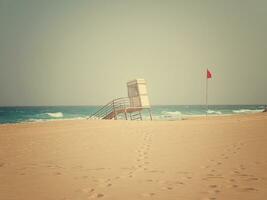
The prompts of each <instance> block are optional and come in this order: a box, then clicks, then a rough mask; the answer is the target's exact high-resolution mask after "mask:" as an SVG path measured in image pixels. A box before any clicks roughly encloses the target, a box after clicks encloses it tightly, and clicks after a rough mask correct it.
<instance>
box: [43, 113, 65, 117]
mask: <svg viewBox="0 0 267 200" xmlns="http://www.w3.org/2000/svg"><path fill="white" fill-rule="evenodd" d="M46 114H47V115H49V116H50V117H56V118H59V117H63V113H62V112H56V113H46Z"/></svg>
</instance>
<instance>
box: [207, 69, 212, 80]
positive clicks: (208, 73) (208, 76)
mask: <svg viewBox="0 0 267 200" xmlns="http://www.w3.org/2000/svg"><path fill="white" fill-rule="evenodd" d="M209 78H212V75H211V72H210V71H209V70H208V69H207V79H209Z"/></svg>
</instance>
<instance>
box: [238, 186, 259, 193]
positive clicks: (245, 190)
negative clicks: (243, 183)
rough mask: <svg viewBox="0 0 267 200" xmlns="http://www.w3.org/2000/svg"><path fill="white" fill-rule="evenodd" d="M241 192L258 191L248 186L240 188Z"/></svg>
mask: <svg viewBox="0 0 267 200" xmlns="http://www.w3.org/2000/svg"><path fill="white" fill-rule="evenodd" d="M240 191H241V192H254V191H257V189H255V188H253V187H246V188H240Z"/></svg>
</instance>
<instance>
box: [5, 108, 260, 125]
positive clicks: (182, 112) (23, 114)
mask: <svg viewBox="0 0 267 200" xmlns="http://www.w3.org/2000/svg"><path fill="white" fill-rule="evenodd" d="M100 107H101V106H40V107H39V106H38V107H37V106H35V107H0V124H7V123H25V122H40V121H49V120H71V119H86V118H87V117H89V116H90V115H91V114H93V113H94V112H96V111H97V110H98V109H99V108H100ZM264 108H265V106H264V105H210V106H209V109H208V110H207V109H206V106H203V105H165V106H152V108H151V110H152V117H153V119H154V120H181V119H185V118H188V117H194V116H205V115H206V114H208V115H209V116H217V115H235V114H248V113H257V112H262V111H263V110H264ZM119 118H121V119H123V117H122V116H120V117H119ZM143 118H144V119H145V120H149V119H150V118H149V113H148V112H147V111H146V110H144V111H143Z"/></svg>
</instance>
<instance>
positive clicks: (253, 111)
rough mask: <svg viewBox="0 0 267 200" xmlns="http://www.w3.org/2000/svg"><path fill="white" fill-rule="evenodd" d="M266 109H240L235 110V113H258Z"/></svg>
mask: <svg viewBox="0 0 267 200" xmlns="http://www.w3.org/2000/svg"><path fill="white" fill-rule="evenodd" d="M263 111H264V109H260V110H259V109H258V110H250V109H240V110H233V113H258V112H263Z"/></svg>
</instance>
